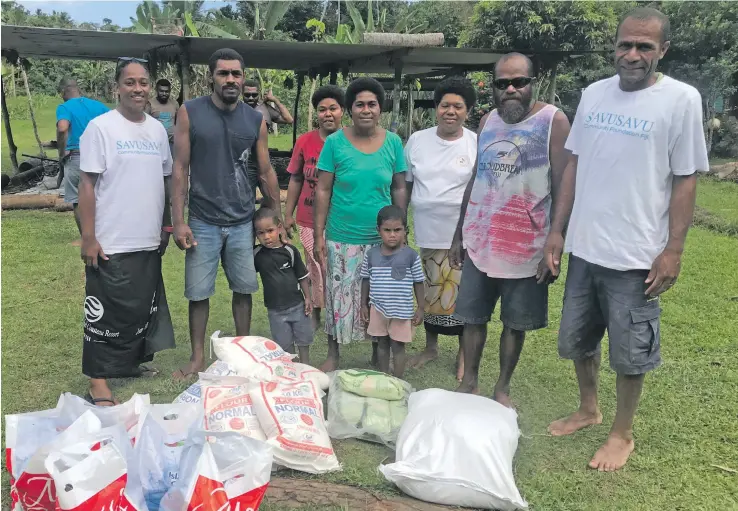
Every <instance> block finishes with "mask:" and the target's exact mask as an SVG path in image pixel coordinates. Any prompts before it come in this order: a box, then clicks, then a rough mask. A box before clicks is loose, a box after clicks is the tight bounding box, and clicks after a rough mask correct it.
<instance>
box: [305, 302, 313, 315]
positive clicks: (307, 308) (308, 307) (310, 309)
mask: <svg viewBox="0 0 738 511" xmlns="http://www.w3.org/2000/svg"><path fill="white" fill-rule="evenodd" d="M312 313H313V302H311V301H310V298H306V299H305V315H306V316H309V315H310V314H312Z"/></svg>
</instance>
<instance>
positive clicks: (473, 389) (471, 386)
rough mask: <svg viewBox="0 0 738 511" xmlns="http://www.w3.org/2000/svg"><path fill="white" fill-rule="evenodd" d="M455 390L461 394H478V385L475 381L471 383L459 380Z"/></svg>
mask: <svg viewBox="0 0 738 511" xmlns="http://www.w3.org/2000/svg"><path fill="white" fill-rule="evenodd" d="M456 392H460V393H462V394H479V387H478V386H477V382H476V381H475V382H473V383H466V382H463V381H462V382H461V384H460V385H459V386H458V387H457V389H456Z"/></svg>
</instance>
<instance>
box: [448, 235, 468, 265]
mask: <svg viewBox="0 0 738 511" xmlns="http://www.w3.org/2000/svg"><path fill="white" fill-rule="evenodd" d="M465 252H466V251H465V250H464V247H463V245H462V242H461V236H460V235H459V233H458V232H457V233H456V234H455V235H454V240H453V241H452V242H451V249H449V251H448V263H449V264H450V265H451V268H453V269H454V270H460V269H461V267H462V266H463V264H464V256H465V255H466V254H465Z"/></svg>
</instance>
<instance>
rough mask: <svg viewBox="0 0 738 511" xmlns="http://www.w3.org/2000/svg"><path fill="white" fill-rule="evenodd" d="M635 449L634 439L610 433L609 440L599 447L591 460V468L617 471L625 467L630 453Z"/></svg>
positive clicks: (601, 470) (602, 470)
mask: <svg viewBox="0 0 738 511" xmlns="http://www.w3.org/2000/svg"><path fill="white" fill-rule="evenodd" d="M633 449H635V442H633V439H626V438H623V437H621V436H619V435H615V434H612V433H610V436H609V437H607V440H606V441H605V443H604V444H603V445H602V447H600V448H599V450H598V451H597V452H596V453H595V455H594V456H593V457H592V460H591V461H590V462H589V468H593V469H596V470H599V471H600V472H615V471H616V470H620V469H621V468H623V466H624V465H625V463H626V462H627V461H628V457H629V456H630V453H632V452H633Z"/></svg>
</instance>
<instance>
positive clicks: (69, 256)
mask: <svg viewBox="0 0 738 511" xmlns="http://www.w3.org/2000/svg"><path fill="white" fill-rule="evenodd" d="M2 216H3V218H2V248H3V253H2V256H3V257H2V277H3V286H2V319H3V322H2V355H3V357H2V413H3V414H7V413H16V412H23V411H30V410H40V409H44V408H49V407H52V406H54V405H55V403H56V400H57V398H58V396H59V394H60V393H62V392H66V391H70V392H73V393H76V394H80V395H81V394H83V393H84V392H85V389H86V381H85V378H84V377H83V376H82V374H81V373H80V360H81V348H82V342H81V338H82V307H81V305H82V301H83V298H84V291H83V290H84V271H83V267H82V263H81V261H80V259H79V248H76V247H73V246H71V245H70V243H71V242H72V241H74V240H75V238H76V230H75V227H74V222H73V219H72V216H71V214H68V213H52V212H15V211H11V212H4V213H3V215H2ZM736 254H738V239H735V238H730V237H727V236H721V235H717V234H714V233H711V232H709V231H706V230H702V229H693V230H692V231H691V233H690V236H689V240H688V243H687V250H686V253H685V256H684V265H683V266H684V269H683V273H682V276H681V278H680V281H679V284H678V285H677V286H676V287H675V288H674V289H673V290H672V291H670V292H669V293H668V294H667V295H666V296H665V297H664V299H663V308H664V313H663V327H662V328H663V335H662V343H663V358H664V365H663V366H662V367H661V368H660V369H658V370H657V371H655V372H654V373H653V374H651V375H649V377H648V378H647V382H646V387H645V392H644V395H643V400H642V403H641V408H640V413H639V415H638V417H637V421H636V425H635V434H636V441H637V447H636V452H635V454H634V455H633V457H632V458H631V461H630V463H629V464H628V465H627V466H626V468H625V469H624V470H622V471H621V472H619V473H614V474H599V473H597V472H593V471H591V470H588V469H587V468H586V463H587V462H588V461H589V458H590V457H591V455H592V454H593V453H594V451H595V450H596V449H597V448H598V446H599V445H600V444H601V443H602V441H603V440H604V439H605V437H606V435H607V430H608V425H609V424H610V422H611V421H612V419H613V414H614V409H615V388H614V382H615V378H614V373H613V372H612V371H610V370H609V369H605V370H603V373H602V378H601V383H602V385H601V389H602V390H601V405H602V411H603V414H604V421H605V422H604V424H603V425H602V426H599V427H594V428H590V429H587V430H584V431H581V432H579V433H577V434H575V435H574V436H572V437H566V438H552V437H549V436H547V434H546V426H547V425H548V423H549V422H550V421H551V420H553V419H556V418H558V417H561V416H563V415H565V414H567V413H568V412H570V411H572V410H573V409H574V407H575V406H576V405H577V390H576V380H575V376H574V371H573V368H572V366H571V364H570V363H567V362H565V361H562V360H559V359H558V357H557V353H556V332H557V328H558V323H559V319H560V313H561V297H562V291H563V281H559V282H558V283H557V284H555V285H554V286H553V287H552V288H551V300H550V303H551V310H550V319H551V326H550V327H549V328H547V329H544V330H540V331H537V332H534V333H532V334H531V335H530V336H529V338H528V340H527V342H526V347H525V350H524V352H523V356H522V360H521V362H520V366H519V367H518V370H517V372H516V374H515V377H514V379H513V387H512V398H513V400H514V401H515V402H516V403H518V405H519V414H520V417H519V423H520V428H521V430H522V437H521V439H520V446H519V449H518V453H517V456H516V458H515V474H516V480H517V483H518V485H519V488H520V491H521V493H522V494H523V496H524V497H525V498H526V499H527V500H528V502H529V503H530V505H531V509H534V510H561V511H572V510H591V509H598V510H600V509H601V510H635V509H638V510H653V511H657V510H658V511H661V510H675V509H682V510H692V509H705V510H728V509H738V475H736V474H735V473H734V472H729V471H726V470H724V469H722V468H718V467H725V468H728V469H738V427H737V425H736V424H737V423H736V420H737V418H738V399H736V388H738V357H737V356H736V353H738V321H736V316H738V301H736V300H735V299H733V300H731V298H734V297H736V295H738V258H737V257H736ZM164 278H165V281H166V284H167V291H168V293H167V294H168V296H169V302H170V303H169V305H170V308H171V311H172V315H173V319H174V325H175V332H176V336H177V349H176V350H170V351H167V352H164V353H162V354H160V355H158V356H157V359H156V363H157V365H158V366H159V367H160V368H161V369H162V370H163V372H164V376H161V377H158V378H156V379H153V380H139V381H135V380H119V381H115V382H114V390H115V392H116V394H117V396H118V397H119V398H120V399H121V400H124V399H128V398H129V397H130V395H131V394H132V393H133V392H148V393H150V394H151V399H152V401H153V402H156V403H164V402H170V401H171V400H172V399H174V397H175V396H176V395H177V394H178V393H179V392H181V391H182V390H184V388H185V385H180V384H176V383H173V382H172V381H171V380H170V379H169V378H168V377H167V376H166V375H168V374H170V373H171V372H172V371H173V370H174V369H175V368H177V367H178V366H179V365H180V364H182V363H184V362H185V361H186V359H187V357H188V356H189V340H188V336H187V302H186V301H185V299H184V298H183V284H184V255H183V254H182V253H181V252H180V251H179V250H177V249H176V247H174V245H173V244H172V246H171V247H170V249H169V251H168V252H167V255H166V258H165V264H164ZM254 304H255V312H254V321H253V333H254V334H258V335H266V336H268V335H269V324H268V321H267V316H266V311H265V309H264V307H263V305H262V297H261V295H260V294H259V295H258V296H256V297H255V299H254ZM218 329H220V330H223V331H226V332H229V331H233V323H232V319H231V308H230V296H229V292H228V290H227V284H226V281H225V278H224V277H223V275H222V273H221V275H219V280H218V284H217V294H216V295H215V297H214V298H213V300H212V301H211V314H210V323H209V328H208V331H209V332H212V331H214V330H218ZM499 333H500V323H499V321H497V320H495V321H493V322H492V324H491V328H490V331H489V343H488V346H487V350H486V352H485V356H484V360H483V363H482V368H481V375H480V376H481V382H482V389H481V390H482V392H483V393H484V394H486V395H489V393H490V392H491V390H492V386H493V384H494V380H495V378H496V376H497V356H498V349H497V344H498V343H497V339H498V336H499ZM423 344H424V342H423V331H422V329H419V330H418V332H417V333H416V337H415V341H414V343H413V344H412V347H411V352H414V351H416V350H420V349H422V347H423ZM455 350H456V346H455V341H454V340H453V339H444V340H443V341H442V352H441V357H440V359H439V360H438V361H437V362H435V363H433V364H431V365H429V366H428V367H427V368H426V369H424V370H422V371H412V370H410V371H408V373H407V379H408V381H410V382H411V383H412V384H413V385H414V386H415V387H416V388H418V389H423V388H428V387H441V388H446V389H453V388H455V385H456V382H455V379H454V377H453V374H452V370H453V364H454V355H455ZM325 351H326V343H325V336H324V335H323V334H320V335H318V336H317V338H316V343H315V346H314V349H313V353H312V357H313V360H314V361H316V362H320V361H321V360H322V358H323V357H324V355H325ZM369 353H370V348H369V346H368V345H366V344H355V345H352V346H350V347H348V348H347V349H344V350H343V364H342V365H343V367H365V366H366V365H367V362H368V358H369ZM605 360H607V359H606V357H605ZM469 442H470V444H471V445H472V446H473V443H474V439H473V438H470V439H469ZM335 447H336V450H337V453H338V457H339V459H340V460H341V462H342V463H343V471H342V472H338V473H335V474H330V475H326V476H322V479H325V480H329V481H332V482H337V483H346V484H350V485H355V486H360V487H365V488H370V489H372V490H374V491H379V492H386V493H393V492H397V490H396V489H395V488H393V487H392V486H391V485H389V484H388V483H386V482H385V481H384V480H383V478H382V476H381V475H380V474H379V473H378V471H377V466H378V465H379V464H380V463H381V462H383V461H384V460H386V459H388V458H390V457H391V456H392V452H391V451H389V450H388V449H385V448H383V447H379V446H376V445H373V444H367V443H363V442H358V441H350V440H349V441H340V442H335ZM294 476H295V477H309V476H305V475H301V474H294ZM7 482H8V478H7V475H6V474H3V483H4V484H3V489H4V490H5V494H6V495H7V489H8V487H7ZM267 509H269V510H270V511H277V509H276V508H274V507H273V506H269V507H268V508H267ZM347 509H356V507H352V506H349V507H348V508H347Z"/></svg>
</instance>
